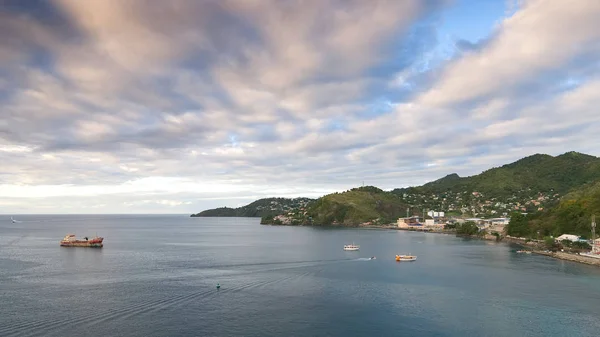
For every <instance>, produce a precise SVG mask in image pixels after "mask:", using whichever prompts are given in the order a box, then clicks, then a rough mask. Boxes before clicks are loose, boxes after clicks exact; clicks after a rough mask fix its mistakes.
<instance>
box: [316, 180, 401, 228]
mask: <svg viewBox="0 0 600 337" xmlns="http://www.w3.org/2000/svg"><path fill="white" fill-rule="evenodd" d="M406 208H407V205H406V204H405V203H403V202H402V201H401V200H400V199H399V198H398V197H397V196H396V195H394V194H393V193H390V192H385V191H382V190H381V189H379V188H377V187H373V186H364V187H359V188H353V189H351V190H349V191H346V192H343V193H333V194H329V195H326V196H324V197H321V198H319V199H317V200H316V201H315V202H313V203H312V204H311V205H310V207H309V208H308V210H307V215H308V216H310V217H311V218H312V222H313V224H314V225H332V224H339V225H345V226H357V225H360V224H363V223H367V222H372V223H374V224H387V223H391V222H396V220H397V219H398V218H399V217H402V216H405V215H406Z"/></svg>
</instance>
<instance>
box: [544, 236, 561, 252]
mask: <svg viewBox="0 0 600 337" xmlns="http://www.w3.org/2000/svg"><path fill="white" fill-rule="evenodd" d="M544 246H546V249H548V250H550V251H553V252H555V251H557V250H558V248H560V247H559V245H558V244H557V243H556V240H555V239H554V238H553V237H551V236H548V237H545V238H544Z"/></svg>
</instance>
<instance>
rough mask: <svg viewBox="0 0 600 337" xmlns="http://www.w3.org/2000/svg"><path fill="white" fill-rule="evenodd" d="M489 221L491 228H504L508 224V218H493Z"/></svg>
mask: <svg viewBox="0 0 600 337" xmlns="http://www.w3.org/2000/svg"><path fill="white" fill-rule="evenodd" d="M489 221H490V224H491V225H492V226H499V225H501V226H506V225H508V223H509V222H510V218H493V219H490V220H489Z"/></svg>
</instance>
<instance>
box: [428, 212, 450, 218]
mask: <svg viewBox="0 0 600 337" xmlns="http://www.w3.org/2000/svg"><path fill="white" fill-rule="evenodd" d="M445 214H446V213H444V212H436V211H429V212H427V215H429V216H430V217H432V218H443V217H444V215H445Z"/></svg>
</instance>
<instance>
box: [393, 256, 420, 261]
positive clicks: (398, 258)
mask: <svg viewBox="0 0 600 337" xmlns="http://www.w3.org/2000/svg"><path fill="white" fill-rule="evenodd" d="M416 260H417V256H415V255H396V261H397V262H403V261H404V262H410V261H416Z"/></svg>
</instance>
